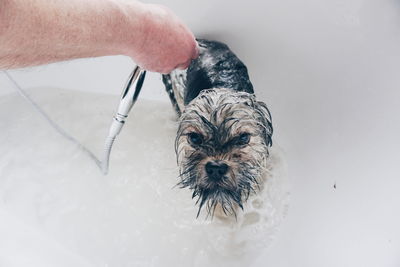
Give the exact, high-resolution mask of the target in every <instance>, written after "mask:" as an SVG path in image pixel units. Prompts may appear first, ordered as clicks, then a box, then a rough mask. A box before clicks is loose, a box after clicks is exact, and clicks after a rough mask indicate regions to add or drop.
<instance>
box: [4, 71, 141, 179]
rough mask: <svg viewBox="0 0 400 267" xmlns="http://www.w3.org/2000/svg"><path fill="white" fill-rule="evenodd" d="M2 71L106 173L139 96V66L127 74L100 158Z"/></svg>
mask: <svg viewBox="0 0 400 267" xmlns="http://www.w3.org/2000/svg"><path fill="white" fill-rule="evenodd" d="M3 72H4V74H5V75H6V76H7V78H8V79H9V80H10V81H11V83H12V85H13V87H14V88H15V90H16V91H17V92H18V93H19V94H20V95H21V96H22V97H23V98H24V99H25V100H27V101H28V102H29V103H30V104H31V105H32V107H33V108H34V109H35V110H36V111H37V112H38V113H39V114H41V116H42V117H43V118H44V119H45V120H46V121H47V122H48V123H49V125H50V126H51V127H53V128H54V129H55V130H56V131H57V132H58V133H59V134H61V135H62V136H63V137H64V138H65V139H67V140H69V141H70V142H72V143H74V144H75V145H76V146H77V147H78V148H79V149H81V150H82V151H83V152H85V153H86V154H87V155H88V156H89V157H90V158H91V159H92V160H93V161H94V162H95V163H96V165H97V166H98V167H99V168H100V170H101V172H102V173H103V174H104V175H107V174H108V169H109V162H110V155H111V149H112V146H113V144H114V141H115V139H116V137H117V135H118V134H119V133H120V132H121V130H122V127H123V126H124V123H125V121H126V119H127V117H128V114H129V112H130V110H131V109H132V107H133V105H134V104H135V102H136V100H137V98H138V96H139V93H140V90H141V88H142V85H143V82H144V78H145V76H146V71H145V70H143V69H141V68H140V67H139V66H136V68H135V69H134V70H133V71H132V72H131V74H130V75H129V78H128V81H127V83H126V85H125V87H124V90H123V92H122V96H121V100H120V103H119V106H118V110H117V113H116V115H115V116H114V118H113V120H112V123H111V127H110V130H109V133H108V136H107V138H106V140H105V143H104V150H103V155H102V158H101V160H99V159H98V158H97V157H96V156H95V155H94V154H93V153H92V152H91V151H90V150H89V149H88V148H87V147H86V146H84V145H83V144H81V143H80V142H79V141H78V140H77V139H75V138H74V137H73V136H71V135H70V134H69V133H68V132H67V131H65V130H64V129H63V128H62V127H61V126H60V125H58V124H57V123H56V122H55V121H54V120H52V119H51V118H50V116H49V115H47V113H46V112H45V111H44V110H43V109H42V108H41V107H40V106H39V105H38V104H37V103H36V102H35V101H34V100H33V99H32V98H31V97H30V96H29V95H28V94H27V93H26V92H25V91H24V90H23V89H22V88H21V86H20V85H19V84H18V83H17V81H16V80H15V79H14V78H13V77H12V76H11V75H10V74H9V73H8V72H7V71H3ZM131 88H135V90H133V89H132V90H131Z"/></svg>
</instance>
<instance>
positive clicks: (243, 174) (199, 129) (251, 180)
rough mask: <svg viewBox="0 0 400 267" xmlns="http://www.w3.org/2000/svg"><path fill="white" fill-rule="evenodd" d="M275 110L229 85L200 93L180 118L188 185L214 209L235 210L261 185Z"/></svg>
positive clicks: (179, 143) (180, 150)
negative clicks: (260, 180) (272, 111)
mask: <svg viewBox="0 0 400 267" xmlns="http://www.w3.org/2000/svg"><path fill="white" fill-rule="evenodd" d="M271 136H272V124H271V116H270V113H269V111H268V109H267V107H266V105H265V104H264V103H262V102H257V101H256V100H255V97H254V95H252V94H248V93H245V92H233V91H232V90H228V89H215V90H213V89H210V90H206V91H203V92H201V93H200V95H199V96H197V97H196V98H195V99H193V100H192V101H191V102H190V103H189V104H188V105H187V106H186V107H185V110H184V112H183V114H182V116H181V118H180V125H179V129H178V135H177V138H176V143H175V149H176V153H177V160H178V165H179V167H180V173H181V175H180V176H181V182H180V183H179V184H180V185H181V186H182V187H188V188H190V189H192V190H193V197H198V200H197V203H199V211H198V214H197V216H198V215H199V213H200V211H201V208H202V207H203V206H204V205H206V207H207V211H208V214H211V215H213V212H214V210H215V207H216V206H217V205H220V206H221V208H222V210H223V211H224V212H225V214H235V209H236V207H241V208H243V207H242V203H243V201H244V200H246V199H247V197H248V196H249V194H250V193H251V191H254V190H255V189H256V188H257V186H258V179H259V178H260V175H261V173H262V170H263V167H264V164H265V160H266V158H267V156H268V147H269V146H270V145H271Z"/></svg>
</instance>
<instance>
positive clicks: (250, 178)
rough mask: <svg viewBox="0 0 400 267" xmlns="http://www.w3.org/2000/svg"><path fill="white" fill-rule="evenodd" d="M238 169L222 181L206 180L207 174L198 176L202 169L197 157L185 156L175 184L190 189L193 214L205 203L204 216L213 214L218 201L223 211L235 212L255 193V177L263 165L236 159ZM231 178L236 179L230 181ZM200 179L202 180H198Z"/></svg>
mask: <svg viewBox="0 0 400 267" xmlns="http://www.w3.org/2000/svg"><path fill="white" fill-rule="evenodd" d="M239 165H240V167H239V170H238V171H237V173H236V174H231V175H232V176H233V177H230V178H226V181H224V182H221V183H218V184H214V183H210V182H207V177H205V176H201V175H202V173H203V172H202V171H201V170H200V168H201V167H199V161H198V160H196V159H190V158H189V159H188V162H187V163H186V164H184V166H183V168H182V169H183V170H184V171H183V172H182V173H181V175H180V177H181V181H180V182H179V183H178V185H179V186H180V187H181V188H185V187H187V188H189V189H191V190H193V193H192V198H196V197H197V201H196V205H197V204H198V212H197V217H198V216H199V214H200V212H201V210H202V208H203V207H206V211H207V216H211V217H213V216H214V211H215V209H216V207H217V206H218V205H219V206H220V207H221V210H222V211H223V212H224V214H226V215H235V216H236V209H237V207H239V208H241V209H243V202H245V201H246V200H247V199H248V197H249V195H250V194H251V193H252V192H253V193H255V192H256V190H257V189H259V178H260V176H261V172H262V169H263V167H264V166H262V165H261V164H260V165H258V166H251V165H250V164H247V163H244V162H242V163H240V164H239ZM232 179H235V180H237V183H234V182H233V181H232ZM199 181H202V182H199Z"/></svg>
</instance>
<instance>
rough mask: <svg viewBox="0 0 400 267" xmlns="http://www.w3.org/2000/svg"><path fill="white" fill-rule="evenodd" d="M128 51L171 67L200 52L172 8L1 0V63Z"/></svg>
mask: <svg viewBox="0 0 400 267" xmlns="http://www.w3.org/2000/svg"><path fill="white" fill-rule="evenodd" d="M106 55H127V56H130V57H132V58H133V60H134V61H135V62H136V63H137V64H139V65H140V66H141V67H143V68H145V69H147V70H150V71H156V72H162V73H168V72H170V71H171V70H172V69H174V68H175V67H181V68H184V67H187V66H188V65H189V63H190V60H191V59H192V58H195V57H196V56H197V47H196V42H195V39H194V37H193V34H192V33H191V32H190V30H189V29H188V28H187V27H186V26H185V25H184V24H183V23H182V22H181V21H180V20H179V19H178V18H177V17H176V16H175V15H174V14H173V13H172V12H171V11H170V10H168V9H166V8H164V7H161V6H158V5H151V4H144V3H141V2H138V1H135V0H131V1H129V0H96V1H94V0H84V1H83V0H69V1H64V0H29V1H26V0H0V68H19V67H26V66H33V65H40V64H46V63H52V62H56V61H63V60H69V59H75V58H86V57H98V56H106Z"/></svg>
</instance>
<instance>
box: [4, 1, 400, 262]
mask: <svg viewBox="0 0 400 267" xmlns="http://www.w3.org/2000/svg"><path fill="white" fill-rule="evenodd" d="M158 3H162V4H165V5H167V6H169V7H170V8H171V9H173V10H174V11H176V13H177V14H178V15H179V16H181V17H182V18H183V20H184V21H185V22H187V24H188V25H189V26H190V28H192V29H193V31H194V32H195V33H196V35H197V36H199V37H202V38H208V39H216V40H220V41H223V42H225V43H227V44H228V45H229V46H230V47H231V49H232V50H233V51H234V52H235V53H236V54H237V55H238V56H239V58H241V59H242V60H243V61H244V62H245V63H246V64H247V66H248V68H249V74H250V78H251V79H252V82H253V84H254V88H255V92H256V95H257V97H258V98H259V99H261V100H263V101H265V102H266V103H267V104H268V106H269V108H270V110H271V113H272V117H273V123H274V137H273V140H274V146H273V148H274V149H275V150H274V152H273V156H274V158H273V159H274V160H275V161H273V162H272V167H271V168H272V169H273V171H274V172H273V175H272V178H271V181H272V183H271V184H270V187H271V188H272V190H271V192H269V193H268V194H267V195H266V196H265V198H263V201H265V209H264V211H265V213H260V214H261V215H260V216H261V218H263V220H261V221H260V223H258V224H257V223H254V222H253V225H252V226H254V227H250V228H246V229H245V230H243V229H242V228H240V230H238V225H237V222H234V221H232V222H230V224H229V226H226V225H214V222H212V221H207V220H206V221H202V220H200V221H199V220H196V219H195V215H193V206H194V202H193V200H192V199H191V198H190V193H189V192H188V191H184V190H181V189H177V188H175V187H174V185H175V182H176V180H174V179H175V177H176V172H177V169H176V163H175V159H174V156H175V155H174V154H173V153H171V151H172V152H173V137H174V131H175V130H176V123H175V117H174V113H173V110H172V108H171V106H170V104H169V103H168V97H167V94H166V93H165V92H164V88H163V85H162V83H161V81H160V77H159V75H158V74H154V73H152V74H150V75H149V76H148V78H147V79H146V81H145V84H144V87H143V93H142V95H141V96H140V99H139V101H138V104H137V106H135V107H134V109H133V113H132V115H131V116H130V118H129V120H128V122H127V128H126V129H124V131H123V133H122V134H121V136H120V137H119V139H118V140H117V143H116V145H115V148H114V151H113V154H112V160H111V165H110V175H109V176H105V177H104V176H102V175H101V174H100V173H97V171H98V170H97V169H96V166H95V165H94V164H92V162H90V159H88V158H86V157H85V156H84V155H83V154H81V152H80V151H79V149H78V148H76V147H74V146H73V145H71V144H70V143H68V142H67V141H65V140H63V139H62V138H60V137H59V136H58V135H57V133H56V132H54V131H53V130H52V129H51V128H49V126H48V125H47V124H46V122H45V121H43V120H42V119H41V117H40V116H39V115H38V114H36V113H35V111H34V110H33V109H31V107H30V106H29V104H27V103H26V102H24V100H23V99H22V98H19V96H17V95H16V94H15V93H14V91H13V88H12V86H11V84H10V83H9V81H8V80H7V79H6V77H5V76H4V75H3V74H0V87H1V90H0V103H2V104H1V107H0V111H1V112H0V118H1V119H0V125H1V129H2V131H1V133H0V137H1V139H0V140H2V141H1V142H2V144H1V146H2V148H3V149H2V151H3V153H2V154H1V156H0V217H1V221H0V236H1V239H0V266H6V267H9V266H53V267H54V266H109V267H114V266H115V267H121V266H203V265H207V266H214V265H215V266H228V265H229V266H287V267H292V266H315V267H319V266H332V267H333V266H335V267H336V266H385V267H386V266H393V267H394V266H400V256H399V255H400V254H399V251H400V239H399V237H400V228H399V227H398V226H399V225H400V212H399V211H400V194H399V193H398V187H399V186H400V179H399V177H400V176H399V175H400V174H399V173H400V170H399V167H398V160H399V158H400V155H399V151H400V142H399V140H398V137H399V136H400V116H399V113H400V105H399V100H400V91H399V90H398V87H399V86H400V75H398V70H399V68H400V52H399V44H400V34H399V27H398V25H399V23H400V13H399V12H400V9H399V3H398V2H395V1H388V0H383V1H379V2H378V1H373V0H350V1H330V2H321V1H316V0H305V1H294V0H289V1H247V2H243V1H240V2H239V1H227V0H224V1H218V2H216V1H211V0H205V1H202V2H201V5H200V3H199V2H198V1H185V2H182V1H176V0H170V1H158ZM133 66H134V63H133V62H132V61H131V60H130V59H129V58H127V57H123V56H115V57H103V58H95V59H81V60H75V61H71V62H62V63H57V64H51V65H47V66H40V67H35V68H30V69H22V70H15V71H11V72H10V73H11V75H13V77H14V78H15V79H16V80H17V81H18V83H19V84H20V85H21V86H22V87H23V88H25V89H27V91H28V93H29V94H30V95H31V96H32V97H33V98H34V99H35V100H36V101H37V102H38V103H40V104H41V106H42V107H43V109H44V110H47V111H49V112H50V114H51V116H53V117H54V119H55V120H56V121H57V122H58V123H60V125H62V126H63V127H65V128H66V129H68V130H69V132H70V133H71V134H72V135H74V136H76V137H77V138H78V139H79V140H80V141H81V142H82V143H84V144H85V145H86V146H88V148H90V149H91V150H92V151H93V152H94V153H97V154H98V153H100V151H101V146H102V142H103V139H104V137H105V134H106V132H107V127H108V125H109V123H110V120H111V117H112V115H113V112H114V111H115V109H116V105H117V104H118V99H119V97H118V95H119V94H120V92H121V90H122V86H123V85H124V83H125V79H126V78H127V76H128V74H129V72H130V71H131V70H132V68H133ZM11 109H12V110H11ZM154 129H156V131H155V130H154ZM139 140H140V141H139ZM164 176H165V177H166V178H165V179H162V177H164ZM132 192H135V194H133V193H132ZM268 203H269V204H270V205H269V206H268ZM262 216H264V217H262ZM242 230H243V231H242ZM238 231H242V232H241V235H240V236H239V237H237V238H238V239H235V242H236V243H235V242H233V243H232V244H235V246H236V245H237V246H238V247H229V244H231V243H230V242H231V240H232V239H229V238H231V236H232V234H235V233H236V232H238ZM241 242H244V243H241ZM238 244H239V245H238ZM240 244H245V248H243V247H244V246H243V247H240Z"/></svg>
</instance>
